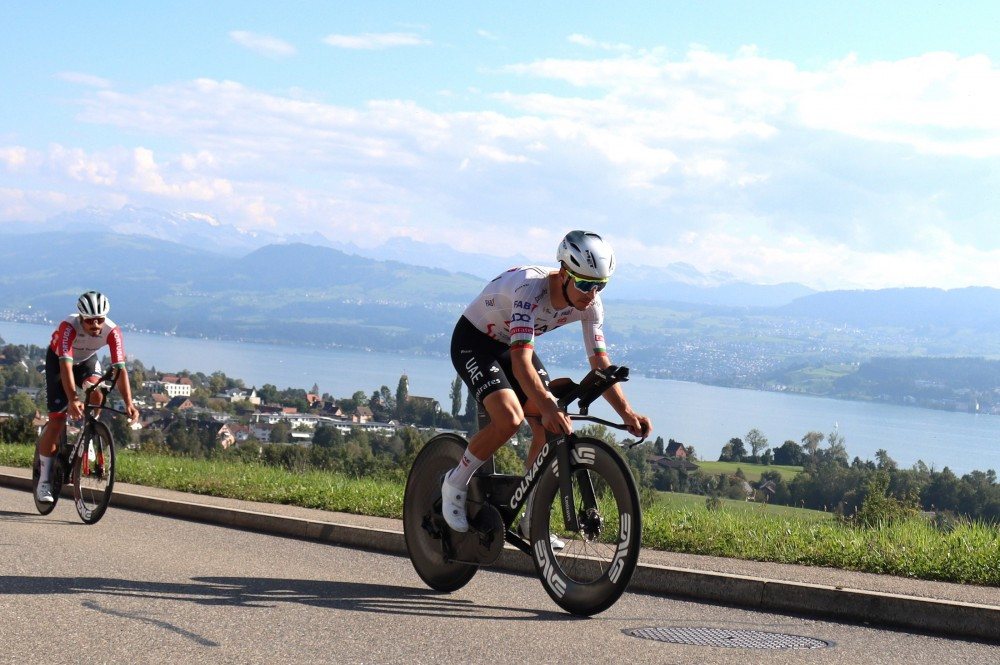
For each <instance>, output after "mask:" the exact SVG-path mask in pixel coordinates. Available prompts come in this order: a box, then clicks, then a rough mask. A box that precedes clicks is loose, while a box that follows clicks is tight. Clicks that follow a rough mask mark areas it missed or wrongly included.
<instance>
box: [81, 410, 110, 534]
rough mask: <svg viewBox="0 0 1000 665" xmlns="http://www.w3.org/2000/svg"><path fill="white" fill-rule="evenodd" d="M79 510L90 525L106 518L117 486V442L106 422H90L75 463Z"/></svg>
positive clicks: (85, 429) (82, 517) (84, 432)
mask: <svg viewBox="0 0 1000 665" xmlns="http://www.w3.org/2000/svg"><path fill="white" fill-rule="evenodd" d="M72 482H73V498H74V499H75V502H76V512H77V513H78V514H79V515H80V519H82V520H83V521H84V522H86V523H87V524H95V523H96V522H97V521H98V520H100V519H101V518H102V517H104V512H105V511H106V510H107V509H108V503H109V502H110V501H111V491H112V489H113V488H114V485H115V444H114V441H113V440H112V438H111V432H110V431H109V430H108V428H107V426H106V425H104V423H90V424H88V425H86V427H85V428H84V431H83V436H82V437H81V439H80V443H79V444H78V448H77V451H76V461H75V462H74V463H73V473H72Z"/></svg>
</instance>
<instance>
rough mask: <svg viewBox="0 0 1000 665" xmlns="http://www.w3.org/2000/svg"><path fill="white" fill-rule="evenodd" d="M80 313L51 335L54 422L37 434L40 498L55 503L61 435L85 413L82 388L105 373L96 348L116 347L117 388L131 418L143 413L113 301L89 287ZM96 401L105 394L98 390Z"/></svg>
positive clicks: (48, 356) (48, 372)
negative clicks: (134, 395) (54, 472)
mask: <svg viewBox="0 0 1000 665" xmlns="http://www.w3.org/2000/svg"><path fill="white" fill-rule="evenodd" d="M76 308H77V310H78V312H79V313H78V314H71V315H70V316H68V317H66V318H65V319H64V320H63V321H62V322H61V323H60V324H59V327H58V328H56V330H55V332H53V333H52V339H51V341H50V342H49V348H48V350H47V351H46V353H45V385H46V392H47V394H48V408H49V422H48V423H47V424H46V425H45V429H44V430H43V431H42V435H41V436H40V437H39V438H38V459H39V462H40V464H39V467H40V469H39V470H40V472H41V473H40V476H39V481H38V488H37V490H36V496H37V498H38V500H39V501H44V502H47V503H52V501H53V500H54V498H53V496H52V483H51V480H50V475H51V469H52V458H53V457H54V456H55V454H56V450H57V448H58V447H59V435H60V434H61V433H62V430H63V428H64V427H65V425H66V417H67V415H68V416H69V417H70V418H73V419H74V420H75V419H79V418H81V417H82V416H83V403H82V402H81V401H80V400H79V399H78V396H77V392H76V390H77V387H78V386H79V387H83V388H85V387H87V386H88V385H89V384H91V383H95V382H96V381H97V379H98V378H100V376H101V365H100V363H99V362H98V361H97V352H98V351H99V350H100V349H102V348H103V347H105V346H107V347H109V349H110V350H111V364H112V365H120V366H121V368H122V371H121V372H120V373H119V374H118V382H117V387H118V392H119V393H120V394H121V396H122V399H123V400H124V401H125V410H126V412H127V413H128V416H129V421H130V422H132V423H134V422H136V421H137V420H138V419H139V411H138V409H136V408H135V405H134V404H133V403H132V387H131V384H130V383H129V379H128V371H127V370H126V369H125V350H124V347H123V346H122V334H121V330H119V329H118V326H116V325H115V322H114V321H112V320H111V319H109V318H108V312H109V311H110V310H111V305H110V304H109V303H108V299H107V298H106V297H105V296H104V295H103V294H101V293H98V292H97V291H87V292H86V293H84V294H83V295H81V296H80V297H79V299H77V301H76ZM93 398H94V400H95V402H96V401H99V400H100V395H98V394H97V393H96V392H95V393H94V394H93Z"/></svg>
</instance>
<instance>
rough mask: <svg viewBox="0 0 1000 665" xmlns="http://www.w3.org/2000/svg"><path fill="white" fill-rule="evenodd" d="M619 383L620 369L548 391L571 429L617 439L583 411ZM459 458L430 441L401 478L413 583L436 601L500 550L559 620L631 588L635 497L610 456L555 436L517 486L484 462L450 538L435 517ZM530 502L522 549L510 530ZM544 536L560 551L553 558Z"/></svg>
mask: <svg viewBox="0 0 1000 665" xmlns="http://www.w3.org/2000/svg"><path fill="white" fill-rule="evenodd" d="M627 380H628V368H627V367H615V366H611V367H608V368H606V369H602V370H592V371H591V372H590V373H589V374H587V376H586V377H585V378H584V379H583V380H582V381H581V382H580V383H579V384H577V383H574V382H573V381H571V380H569V379H556V380H554V381H552V382H551V383H550V385H549V389H550V390H551V391H552V393H553V395H555V396H556V398H557V401H558V404H559V407H560V408H561V409H563V410H564V411H566V409H567V407H568V406H569V405H570V404H571V403H572V402H574V401H576V402H577V409H578V411H579V412H578V413H569V412H568V411H567V412H566V413H567V415H568V416H569V417H570V418H571V419H573V420H589V421H592V422H596V423H600V424H602V425H605V426H608V427H614V428H617V429H625V425H624V424H623V423H613V422H609V421H606V420H602V419H600V418H596V417H593V416H590V415H588V413H587V410H588V408H589V406H590V404H591V403H592V402H593V401H594V400H595V399H597V398H598V397H599V396H601V395H602V394H603V393H604V391H605V390H607V389H608V388H610V387H611V386H613V385H614V384H615V383H618V382H620V381H627ZM644 439H645V437H643V438H642V439H640V440H639V441H637V442H635V443H633V444H631V445H638V444H639V443H641V442H642V441H643V440H644ZM465 448H466V441H465V439H463V438H462V437H460V436H458V435H456V434H450V433H446V434H439V435H437V436H435V437H434V438H432V439H431V440H430V441H428V442H427V444H426V445H425V446H424V447H423V449H422V450H421V451H420V453H419V454H418V455H417V458H416V459H415V460H414V462H413V466H412V467H411V469H410V474H409V477H408V478H407V481H406V490H405V493H404V497H403V534H404V537H405V540H406V547H407V550H408V552H409V555H410V561H411V562H412V563H413V567H414V568H415V569H416V571H417V574H418V575H419V576H420V578H421V579H422V580H423V581H424V582H425V583H426V584H427V585H428V586H430V587H431V588H432V589H435V590H437V591H446V592H447V591H455V590H457V589H460V588H461V587H463V586H464V585H465V584H467V583H468V582H469V580H471V579H472V576H473V575H475V574H476V571H477V570H478V569H479V567H480V566H488V565H491V564H493V563H495V562H496V561H497V559H498V558H499V557H500V554H501V552H502V551H503V546H504V543H505V542H507V543H510V544H511V545H513V546H514V547H516V548H517V549H519V550H521V551H522V552H524V553H525V554H527V555H529V556H530V557H531V558H532V560H533V561H534V564H535V569H536V570H537V572H538V576H539V577H540V578H541V581H542V585H543V586H544V587H545V590H546V591H547V592H548V594H549V596H550V597H551V598H552V600H553V601H555V603H556V604H557V605H559V606H560V607H561V608H563V609H564V610H566V611H567V612H570V613H572V614H578V615H584V616H589V615H593V614H597V613H598V612H603V611H604V610H606V609H607V608H609V607H611V606H612V605H613V604H614V603H615V602H616V601H617V600H618V598H619V597H620V596H621V595H622V593H624V591H625V589H626V588H627V587H628V584H629V582H630V581H631V579H632V574H633V573H634V572H635V567H636V564H637V563H638V560H639V545H640V542H641V540H642V510H641V508H640V506H639V492H638V490H637V489H636V484H635V480H634V478H633V477H632V473H631V471H630V470H629V467H628V465H627V464H626V462H625V460H624V459H623V458H622V456H621V455H620V454H619V453H618V451H617V450H616V449H615V448H616V447H615V446H613V445H611V444H608V443H606V442H605V441H602V440H600V439H596V438H592V437H587V436H577V435H576V434H565V435H562V434H561V435H553V436H550V437H549V440H548V441H547V442H546V443H545V445H544V446H543V447H542V450H541V452H540V453H539V454H538V458H537V459H536V460H535V462H534V464H533V465H532V467H531V468H530V469H529V470H528V472H527V473H526V474H525V475H524V476H519V475H508V474H500V473H496V472H495V471H494V469H493V465H492V463H489V462H488V463H487V464H486V465H484V467H483V468H482V469H480V470H479V471H477V472H476V474H475V475H474V476H473V477H472V480H471V481H470V483H469V490H468V503H467V507H468V512H469V530H468V531H467V532H466V533H457V532H455V531H452V530H451V529H450V528H449V527H448V525H447V523H446V522H445V520H444V517H443V516H442V515H441V482H442V480H443V478H444V474H445V473H447V472H448V471H449V470H451V469H452V468H454V467H455V466H456V465H457V464H458V462H459V460H460V459H461V457H462V453H463V452H464V451H465ZM491 462H492V461H491ZM532 493H534V497H533V498H532V500H531V502H530V510H531V514H530V515H529V518H530V530H531V533H530V536H529V538H528V539H527V540H525V539H524V538H522V537H521V536H520V535H519V534H518V533H516V532H515V531H514V530H513V529H512V528H511V525H512V524H513V522H514V520H515V519H516V518H517V516H518V515H519V514H520V513H521V509H522V508H523V507H524V505H525V504H526V503H527V502H528V497H529V495H531V494H532ZM550 535H554V536H556V537H557V538H559V539H561V540H563V541H564V542H565V547H564V548H562V549H560V550H556V549H553V547H552V544H551V542H550Z"/></svg>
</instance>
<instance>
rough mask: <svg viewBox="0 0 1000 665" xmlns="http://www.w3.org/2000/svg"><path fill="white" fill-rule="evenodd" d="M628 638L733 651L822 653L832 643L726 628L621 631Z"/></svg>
mask: <svg viewBox="0 0 1000 665" xmlns="http://www.w3.org/2000/svg"><path fill="white" fill-rule="evenodd" d="M624 632H625V634H626V635H629V636H631V637H641V638H643V639H646V640H657V641H659V642H670V643H672V644H693V645H695V646H702V647H730V648H736V649H824V648H826V647H829V646H832V645H833V643H832V642H827V641H826V640H819V639H816V638H815V637H801V636H799V635H786V634H784V633H765V632H763V631H759V630H729V629H727V628H631V629H629V630H626V631H624Z"/></svg>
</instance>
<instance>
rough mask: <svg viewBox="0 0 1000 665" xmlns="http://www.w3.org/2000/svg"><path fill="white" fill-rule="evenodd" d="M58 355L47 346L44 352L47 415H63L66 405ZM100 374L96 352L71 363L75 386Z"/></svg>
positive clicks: (67, 402)
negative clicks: (81, 360) (76, 362)
mask: <svg viewBox="0 0 1000 665" xmlns="http://www.w3.org/2000/svg"><path fill="white" fill-rule="evenodd" d="M60 362H62V361H60V360H59V356H57V355H56V352H55V351H53V350H52V347H49V350H48V353H46V354H45V392H46V393H47V394H48V404H49V417H51V416H53V415H64V414H63V412H64V411H65V410H66V405H67V404H69V400H68V399H67V398H66V391H65V390H63V385H62V377H60V376H59V363H60ZM100 376H101V363H99V362H98V361H97V354H96V353H95V354H94V355H92V356H90V357H89V358H87V359H86V360H84V361H83V362H81V363H79V364H75V365H73V380H74V381H75V382H76V385H77V387H80V386H82V385H83V382H84V381H86V380H87V379H97V378H99V377H100Z"/></svg>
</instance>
